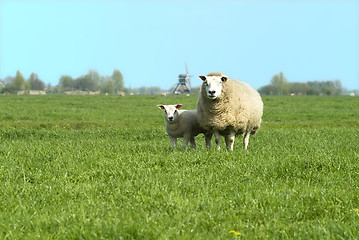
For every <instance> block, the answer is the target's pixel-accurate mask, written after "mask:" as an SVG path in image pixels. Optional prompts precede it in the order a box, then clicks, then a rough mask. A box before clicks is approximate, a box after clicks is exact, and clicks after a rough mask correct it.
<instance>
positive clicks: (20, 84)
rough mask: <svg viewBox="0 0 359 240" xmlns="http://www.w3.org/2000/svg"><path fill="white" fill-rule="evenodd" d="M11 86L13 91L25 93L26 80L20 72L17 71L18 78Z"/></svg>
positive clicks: (16, 77)
mask: <svg viewBox="0 0 359 240" xmlns="http://www.w3.org/2000/svg"><path fill="white" fill-rule="evenodd" d="M10 86H11V87H10V88H11V90H14V91H24V90H25V78H24V76H23V75H22V74H21V72H20V71H19V70H17V71H16V76H15V78H14V80H13V81H12V83H11V85H10Z"/></svg>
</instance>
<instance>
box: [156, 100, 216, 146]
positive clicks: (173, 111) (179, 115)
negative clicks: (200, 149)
mask: <svg viewBox="0 0 359 240" xmlns="http://www.w3.org/2000/svg"><path fill="white" fill-rule="evenodd" d="M182 106H183V105H182V104H176V105H157V107H158V108H160V109H164V110H165V119H166V130H167V134H168V137H169V138H170V139H171V143H172V147H173V148H174V147H176V146H177V138H180V137H183V143H182V148H183V149H184V150H185V149H186V148H187V146H188V142H191V147H192V148H194V149H195V148H196V147H197V146H196V140H195V138H194V137H195V136H197V135H198V134H200V133H205V138H206V146H207V148H210V147H211V138H212V134H207V133H206V132H205V131H204V129H202V128H201V127H200V126H199V124H198V119H197V111H196V110H178V109H179V108H181V107H182Z"/></svg>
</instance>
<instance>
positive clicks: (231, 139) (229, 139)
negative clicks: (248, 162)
mask: <svg viewBox="0 0 359 240" xmlns="http://www.w3.org/2000/svg"><path fill="white" fill-rule="evenodd" d="M235 136H236V134H235V133H234V132H231V133H230V134H229V135H227V136H226V146H227V150H228V151H233V145H234V138H235Z"/></svg>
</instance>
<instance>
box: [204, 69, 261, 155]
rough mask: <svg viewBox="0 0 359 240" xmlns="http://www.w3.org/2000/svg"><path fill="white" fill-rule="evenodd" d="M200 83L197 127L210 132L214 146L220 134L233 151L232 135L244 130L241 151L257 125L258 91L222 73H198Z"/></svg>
mask: <svg viewBox="0 0 359 240" xmlns="http://www.w3.org/2000/svg"><path fill="white" fill-rule="evenodd" d="M199 78H200V79H202V81H203V83H202V87H201V92H200V96H199V99H198V102H197V114H198V122H199V125H200V127H202V128H203V129H205V130H206V131H210V132H213V133H214V136H215V142H216V145H217V149H218V150H219V149H220V135H222V136H224V137H225V142H226V147H227V150H230V151H233V144H234V139H235V136H236V135H241V134H243V133H244V138H243V145H244V151H247V147H248V141H249V136H250V135H253V134H255V133H256V131H257V130H258V129H259V127H260V125H261V121H262V120H261V118H262V114H263V102H262V99H261V96H260V95H259V93H258V92H257V91H256V90H255V89H253V88H252V87H251V86H249V85H248V84H246V83H244V82H240V81H237V80H234V79H230V78H228V77H227V76H226V75H224V74H222V73H218V72H217V73H210V74H208V75H207V76H199Z"/></svg>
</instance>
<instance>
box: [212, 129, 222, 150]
mask: <svg viewBox="0 0 359 240" xmlns="http://www.w3.org/2000/svg"><path fill="white" fill-rule="evenodd" d="M214 140H216V145H217V150H220V149H221V145H220V143H221V135H219V132H217V131H215V132H214Z"/></svg>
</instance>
